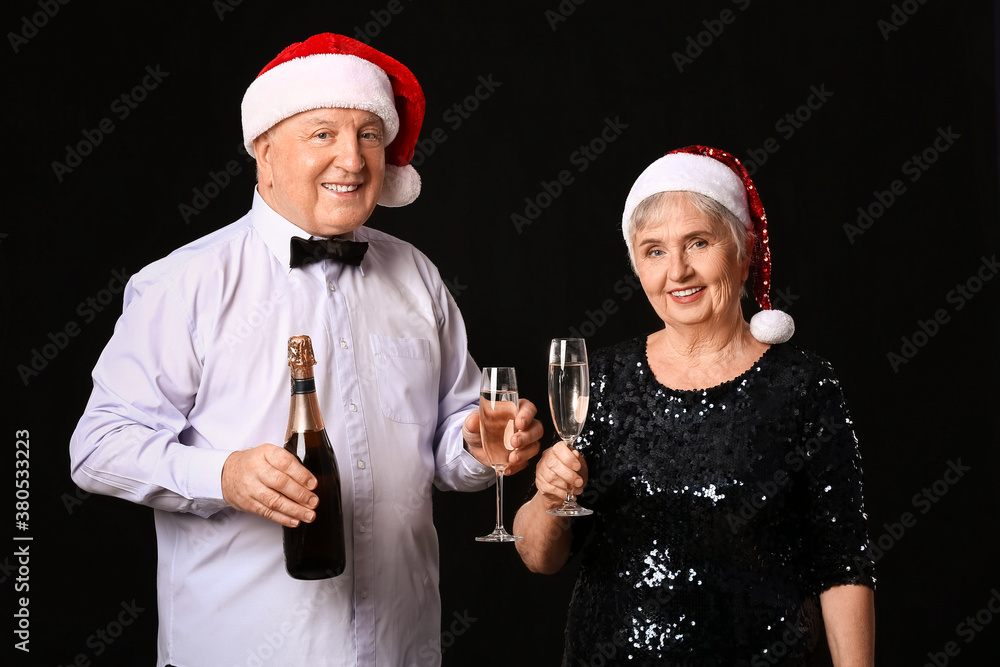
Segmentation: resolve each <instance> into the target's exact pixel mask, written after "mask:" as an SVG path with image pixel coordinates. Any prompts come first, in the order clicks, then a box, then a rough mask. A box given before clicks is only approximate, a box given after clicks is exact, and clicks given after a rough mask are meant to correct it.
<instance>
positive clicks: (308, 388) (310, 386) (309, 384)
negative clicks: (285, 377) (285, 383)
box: [292, 378, 316, 395]
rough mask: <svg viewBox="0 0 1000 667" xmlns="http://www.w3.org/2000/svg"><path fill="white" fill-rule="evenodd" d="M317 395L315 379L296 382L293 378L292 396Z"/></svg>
mask: <svg viewBox="0 0 1000 667" xmlns="http://www.w3.org/2000/svg"><path fill="white" fill-rule="evenodd" d="M315 393H316V380H315V379H314V378H306V379H304V380H296V379H295V378H292V394H293V395H295V394H315Z"/></svg>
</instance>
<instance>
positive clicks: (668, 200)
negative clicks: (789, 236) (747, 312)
mask: <svg viewBox="0 0 1000 667" xmlns="http://www.w3.org/2000/svg"><path fill="white" fill-rule="evenodd" d="M679 198H680V199H685V200H687V202H688V203H689V204H691V206H693V207H694V208H695V209H696V210H697V211H698V212H699V213H701V214H702V215H704V216H705V217H707V218H708V219H709V220H711V221H712V222H716V223H721V224H722V225H723V226H725V227H726V229H728V230H729V232H730V234H732V237H733V243H735V244H736V261H737V262H739V263H740V264H743V262H745V261H746V259H747V241H748V239H750V238H753V230H749V229H747V228H746V227H745V226H744V225H743V223H742V222H740V220H739V218H737V217H736V216H735V215H733V213H732V212H731V211H730V210H729V209H728V208H726V207H725V206H723V205H722V204H720V203H719V202H717V201H715V200H714V199H712V198H711V197H707V196H705V195H703V194H699V193H697V192H691V191H690V190H675V191H670V192H657V193H656V194H655V195H650V196H649V197H646V198H645V199H643V200H642V201H641V202H639V204H638V206H636V207H635V210H633V211H632V215H631V217H629V219H628V221H627V223H626V228H625V229H624V230H623V231H624V232H625V238H626V240H627V241H626V245H627V246H628V260H629V263H630V264H631V265H632V270H633V271H636V268H635V236H636V234H638V233H639V232H641V231H642V230H644V229H646V228H647V227H649V225H650V224H652V223H653V221H654V220H656V219H657V218H658V217H659V214H660V213H662V212H663V211H664V210H665V209H667V208H668V207H670V206H673V205H674V204H675V203H676V202H677V200H678V199H679Z"/></svg>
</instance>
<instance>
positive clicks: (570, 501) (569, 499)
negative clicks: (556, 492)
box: [566, 437, 576, 505]
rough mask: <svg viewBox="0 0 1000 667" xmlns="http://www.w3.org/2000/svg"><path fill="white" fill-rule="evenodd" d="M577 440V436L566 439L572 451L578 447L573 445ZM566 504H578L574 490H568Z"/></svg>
mask: <svg viewBox="0 0 1000 667" xmlns="http://www.w3.org/2000/svg"><path fill="white" fill-rule="evenodd" d="M575 442H576V438H575V437H574V438H570V439H569V440H567V441H566V446H567V447H569V449H570V451H571V452H572V451H576V447H574V446H573V443H575ZM566 504H567V505H576V495H575V494H574V493H573V492H572V491H567V492H566Z"/></svg>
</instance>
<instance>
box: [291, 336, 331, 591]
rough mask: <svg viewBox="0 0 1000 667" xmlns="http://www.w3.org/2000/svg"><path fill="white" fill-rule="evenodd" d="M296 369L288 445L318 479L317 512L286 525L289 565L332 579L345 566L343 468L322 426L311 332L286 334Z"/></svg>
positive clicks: (299, 572) (298, 574) (299, 575)
mask: <svg viewBox="0 0 1000 667" xmlns="http://www.w3.org/2000/svg"><path fill="white" fill-rule="evenodd" d="M288 365H289V367H290V368H291V374H292V402H291V408H290V409H289V411H288V430H287V432H286V434H285V449H286V450H288V451H289V452H291V453H292V454H294V455H295V456H296V457H298V459H299V461H301V462H302V464H303V465H304V466H305V467H306V468H307V469H308V470H309V472H311V473H312V474H313V475H315V476H316V479H317V480H318V481H319V484H317V486H316V488H315V489H314V493H315V494H316V495H317V496H318V497H319V503H318V504H317V506H316V508H315V511H316V518H315V520H313V522H312V523H304V522H303V523H300V524H299V525H298V526H296V527H295V528H288V527H287V526H286V527H284V548H285V569H286V570H288V574H289V575H291V576H292V577H293V578H295V579H328V578H330V577H335V576H337V575H338V574H340V573H342V572H343V571H344V564H345V562H346V557H345V554H344V511H343V507H342V506H341V501H340V472H339V471H338V469H337V459H336V457H335V456H334V454H333V447H331V446H330V439H329V438H328V437H327V435H326V429H325V428H324V427H323V417H322V416H321V415H320V411H319V402H318V401H317V400H316V382H315V380H314V379H313V369H312V367H313V366H314V365H316V358H315V357H314V356H313V349H312V341H311V340H310V339H309V336H292V337H291V338H289V339H288Z"/></svg>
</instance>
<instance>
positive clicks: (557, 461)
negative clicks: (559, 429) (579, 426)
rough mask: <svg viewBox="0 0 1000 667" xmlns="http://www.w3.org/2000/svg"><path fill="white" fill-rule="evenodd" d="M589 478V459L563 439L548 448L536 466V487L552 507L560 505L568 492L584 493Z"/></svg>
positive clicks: (574, 493)
mask: <svg viewBox="0 0 1000 667" xmlns="http://www.w3.org/2000/svg"><path fill="white" fill-rule="evenodd" d="M587 479H588V474H587V461H586V460H585V459H584V458H583V456H581V455H580V452H578V451H576V450H575V449H572V448H571V447H569V445H567V444H566V443H565V442H563V441H562V440H559V441H558V442H556V443H555V444H554V445H552V446H551V447H549V448H548V449H546V450H545V451H544V452H543V453H542V457H541V458H540V459H539V460H538V465H537V466H536V467H535V487H536V488H537V489H538V492H539V493H541V494H543V495H544V496H545V499H546V501H547V502H548V503H549V504H551V508H556V507H560V506H561V505H562V504H563V502H564V501H565V500H566V495H567V494H573V495H574V496H575V495H579V494H580V493H582V492H583V489H584V487H586V486H587Z"/></svg>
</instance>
